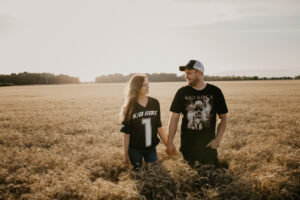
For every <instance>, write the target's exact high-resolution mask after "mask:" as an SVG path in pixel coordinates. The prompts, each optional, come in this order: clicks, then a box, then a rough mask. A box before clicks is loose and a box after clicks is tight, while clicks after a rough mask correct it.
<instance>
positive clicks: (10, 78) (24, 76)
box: [0, 72, 300, 86]
mask: <svg viewBox="0 0 300 200" xmlns="http://www.w3.org/2000/svg"><path fill="white" fill-rule="evenodd" d="M133 75H134V73H131V74H128V75H123V74H119V73H116V74H109V75H102V76H98V77H96V78H95V82H96V83H123V82H127V81H128V80H129V79H130V78H131V77H132V76H133ZM146 75H147V76H148V79H149V81H150V82H178V81H185V77H184V74H183V75H181V76H177V74H175V73H153V74H146ZM292 79H300V75H299V76H296V77H271V78H267V77H262V78H259V77H258V76H204V80H206V81H235V80H236V81H241V80H292ZM70 83H73V84H74V83H80V81H79V78H77V77H71V76H68V75H64V74H60V75H54V74H51V73H28V72H22V73H18V74H15V73H12V74H10V75H3V74H2V75H1V74H0V86H11V85H37V84H70Z"/></svg>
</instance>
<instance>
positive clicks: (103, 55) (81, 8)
mask: <svg viewBox="0 0 300 200" xmlns="http://www.w3.org/2000/svg"><path fill="white" fill-rule="evenodd" d="M299 52H300V1H299V0H251V1H249V0H0V74H10V73H18V72H24V71H27V72H50V73H54V74H61V73H63V74H68V75H71V76H76V77H79V78H80V80H81V81H94V79H95V77H97V76H99V75H103V74H111V73H122V74H129V73H131V72H139V73H160V72H167V73H177V74H180V73H179V71H178V66H179V65H184V64H186V63H187V62H188V60H189V59H198V60H200V61H201V62H202V63H203V64H204V67H205V73H206V74H207V75H258V76H260V77H262V76H296V75H300V59H299V55H300V53H299Z"/></svg>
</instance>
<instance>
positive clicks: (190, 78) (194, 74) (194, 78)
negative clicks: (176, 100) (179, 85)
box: [184, 69, 201, 86]
mask: <svg viewBox="0 0 300 200" xmlns="http://www.w3.org/2000/svg"><path fill="white" fill-rule="evenodd" d="M184 73H185V79H186V80H187V82H188V85H189V86H194V85H197V83H199V81H200V73H201V72H200V71H198V70H195V69H185V71H184Z"/></svg>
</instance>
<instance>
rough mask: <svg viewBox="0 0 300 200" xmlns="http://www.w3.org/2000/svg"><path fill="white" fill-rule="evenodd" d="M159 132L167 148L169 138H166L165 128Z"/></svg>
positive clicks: (159, 129)
mask: <svg viewBox="0 0 300 200" xmlns="http://www.w3.org/2000/svg"><path fill="white" fill-rule="evenodd" d="M157 131H158V134H159V137H160V138H161V139H162V141H163V143H164V144H165V145H166V146H167V144H168V138H167V136H166V133H165V131H164V129H163V127H162V126H161V127H159V128H158V129H157Z"/></svg>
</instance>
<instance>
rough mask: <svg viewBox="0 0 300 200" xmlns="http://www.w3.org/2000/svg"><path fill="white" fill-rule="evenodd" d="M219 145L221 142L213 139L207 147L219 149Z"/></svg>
mask: <svg viewBox="0 0 300 200" xmlns="http://www.w3.org/2000/svg"><path fill="white" fill-rule="evenodd" d="M219 144H220V141H219V140H217V139H213V140H211V141H210V142H209V143H208V144H207V145H206V147H210V148H213V149H217V148H218V147H219Z"/></svg>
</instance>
